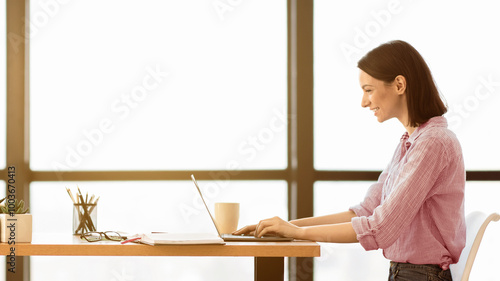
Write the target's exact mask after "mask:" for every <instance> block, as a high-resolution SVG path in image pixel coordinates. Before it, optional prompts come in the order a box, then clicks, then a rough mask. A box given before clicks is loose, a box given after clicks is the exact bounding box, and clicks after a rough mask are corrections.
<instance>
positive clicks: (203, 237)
mask: <svg viewBox="0 0 500 281" xmlns="http://www.w3.org/2000/svg"><path fill="white" fill-rule="evenodd" d="M127 239H128V240H126V241H124V242H122V244H124V243H126V242H132V241H134V242H140V243H143V244H148V245H153V246H154V245H199V244H222V245H223V244H225V243H224V240H222V238H220V237H219V235H217V234H214V233H166V232H162V233H154V232H153V233H148V234H136V235H132V236H128V237H127Z"/></svg>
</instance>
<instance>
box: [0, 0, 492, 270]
mask: <svg viewBox="0 0 500 281" xmlns="http://www.w3.org/2000/svg"><path fill="white" fill-rule="evenodd" d="M313 3H314V1H313V0H308V1H299V0H288V1H287V30H288V39H287V45H288V46H287V50H288V55H287V57H288V66H287V73H288V89H287V92H288V93H287V98H288V100H287V104H288V113H289V116H288V125H287V126H288V127H287V129H288V135H287V140H288V141H287V143H288V144H287V145H288V148H287V157H288V160H287V164H288V165H287V168H285V169H281V170H239V171H237V172H234V171H226V170H197V171H196V175H197V178H198V179H199V180H213V179H214V177H213V175H214V174H219V175H220V174H221V173H222V174H224V173H226V174H230V178H231V179H233V180H284V181H286V182H287V184H288V213H289V217H288V219H295V218H300V217H308V216H312V215H313V204H314V202H313V197H314V192H313V186H314V183H315V182H316V181H367V180H369V181H376V180H377V178H378V176H379V174H380V172H381V171H362V170H358V171H338V170H315V168H314V153H313V152H314V147H313V146H314V141H313V140H314V130H313V128H314V126H313V125H314V118H313V112H314V108H313V100H314V99H313V97H314V94H313V93H314V71H313ZM6 6H7V32H6V34H7V54H6V55H7V66H6V67H7V79H6V83H7V87H6V88H7V116H6V118H7V119H6V122H7V126H6V130H7V132H6V133H7V140H6V150H7V151H6V161H7V163H6V168H5V169H3V170H2V171H1V174H0V179H1V180H4V181H6V182H7V180H8V175H7V172H8V169H9V166H15V169H16V197H17V198H21V199H24V200H25V201H26V202H27V203H28V204H29V197H30V193H29V186H30V183H31V182H34V181H63V180H64V181H143V180H147V181H151V180H152V181H155V180H169V181H170V180H186V179H189V175H190V174H191V173H192V172H193V171H187V170H184V171H166V170H162V171H58V172H57V171H32V170H30V158H29V156H30V153H29V147H30V145H29V141H30V136H29V125H30V124H29V86H28V85H29V38H26V37H25V36H24V34H23V32H26V31H25V30H24V28H29V25H25V20H24V19H26V18H29V0H24V1H18V0H7V2H6ZM299 26H300V28H298V27H299ZM25 34H29V32H26V33H25ZM27 39H28V40H27ZM13 40H20V41H15V44H13V43H14V41H13ZM499 180H500V171H497V170H494V171H467V181H499ZM16 267H17V269H16V270H17V272H16V274H9V272H8V271H7V278H8V280H29V277H30V265H29V257H18V259H17V260H16ZM289 267H290V270H289V272H290V280H296V279H297V278H298V277H297V276H300V278H301V280H313V279H314V276H313V259H312V258H290V262H289Z"/></svg>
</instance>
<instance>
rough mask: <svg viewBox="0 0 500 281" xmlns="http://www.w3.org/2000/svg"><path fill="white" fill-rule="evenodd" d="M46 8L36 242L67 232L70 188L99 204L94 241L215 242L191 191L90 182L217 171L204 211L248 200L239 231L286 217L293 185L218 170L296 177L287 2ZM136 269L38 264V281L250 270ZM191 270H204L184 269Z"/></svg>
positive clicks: (33, 195) (38, 104) (33, 75)
mask: <svg viewBox="0 0 500 281" xmlns="http://www.w3.org/2000/svg"><path fill="white" fill-rule="evenodd" d="M226 2H227V3H226ZM50 3H52V4H53V5H52V4H47V3H45V2H43V1H30V21H31V22H30V24H31V25H30V26H31V27H32V29H31V33H30V48H29V50H30V54H29V57H30V66H29V72H30V108H29V110H30V111H29V112H30V168H31V170H32V171H33V172H35V173H38V175H48V176H47V177H46V178H44V180H45V181H37V180H36V179H35V180H33V181H32V182H31V185H30V199H31V209H32V213H33V215H34V216H36V218H37V219H36V220H34V225H33V231H34V233H36V234H40V235H48V234H49V233H60V234H61V233H70V232H71V229H72V228H71V222H72V213H71V212H72V206H71V200H70V198H69V197H68V195H67V193H66V191H65V187H69V188H72V189H73V191H75V190H76V186H79V187H80V188H81V189H82V191H84V190H85V191H84V192H87V191H88V192H89V193H91V194H96V195H97V196H100V201H99V203H98V207H97V211H98V219H97V221H98V227H97V228H98V230H102V231H106V230H121V231H127V232H138V231H141V232H147V231H157V230H167V231H169V232H174V231H176V232H195V231H204V232H207V231H208V232H210V231H215V229H214V227H213V225H212V224H211V222H210V218H209V217H208V214H207V213H206V212H205V211H204V210H203V209H201V208H200V207H201V206H200V204H199V202H198V201H197V200H196V198H197V197H196V196H197V195H196V193H195V189H194V186H193V184H192V182H190V181H181V180H178V178H176V179H175V180H170V179H169V178H163V179H162V180H159V181H123V180H120V179H119V178H117V179H116V180H113V181H105V182H102V181H98V180H96V179H95V178H93V176H94V175H95V174H94V171H118V172H120V171H122V172H123V171H134V172H136V173H138V174H140V172H150V171H170V172H172V171H174V172H175V171H186V170H187V171H193V170H203V172H204V173H207V172H206V171H213V172H209V175H210V176H211V177H212V180H211V181H203V180H200V179H201V178H199V182H200V184H201V185H205V186H206V188H207V194H206V195H207V197H208V199H209V202H208V204H209V205H210V206H213V203H214V202H216V201H225V200H232V201H237V202H240V203H241V210H242V211H241V218H240V221H239V223H240V225H241V226H243V225H245V224H250V223H254V222H255V221H256V220H258V219H262V218H264V217H270V216H275V215H280V216H281V217H284V218H286V217H288V200H287V198H288V191H287V182H286V181H285V180H284V179H282V180H267V181H264V180H259V178H258V176H254V177H253V178H251V179H252V181H235V180H234V179H232V180H231V181H228V178H227V177H226V175H227V174H228V173H226V174H222V173H220V172H217V171H220V170H222V171H226V170H237V171H235V173H237V172H238V171H240V170H255V169H258V170H283V169H285V168H286V166H287V161H288V159H287V126H288V123H287V122H288V121H287V118H288V117H287V115H288V113H287V26H286V24H287V20H286V13H287V10H286V1H273V3H268V2H265V1H260V2H251V3H247V2H238V1H209V2H207V1H197V2H196V3H193V2H192V1H191V2H189V3H184V2H179V1H151V0H150V1H132V2H127V3H125V2H123V1H108V2H106V3H103V2H101V1H84V2H81V1H72V2H67V1H65V2H62V1H61V2H57V1H56V2H50ZM263 7H265V8H263ZM110 19H111V20H110ZM48 171H56V172H58V175H66V174H71V173H72V172H73V173H74V171H80V172H84V174H83V175H82V179H83V180H82V181H78V182H77V181H64V178H63V177H62V178H55V177H54V176H53V174H50V172H48ZM85 172H88V173H85ZM194 173H195V175H196V172H194ZM122 174H123V173H122ZM51 177H52V178H51ZM47 178H48V179H49V180H47ZM57 180H59V181H57ZM185 180H189V178H188V177H186V178H185ZM262 194H266V196H265V198H262ZM50 202H60V203H59V204H57V205H54V204H50ZM64 210H65V211H64ZM245 210H246V211H245ZM250 210H251V211H250ZM139 260H140V259H138V258H134V257H131V258H120V259H117V260H116V261H107V260H106V259H102V258H97V257H92V258H90V257H89V258H86V257H71V258H69V259H68V258H61V257H32V258H31V278H32V279H33V280H45V279H47V278H49V279H54V271H53V270H52V269H51V268H52V267H51V265H53V264H54V263H56V264H58V267H59V268H65V270H60V271H59V272H58V273H57V274H58V276H57V277H56V279H57V278H59V279H57V280H68V279H75V278H77V276H78V278H80V275H81V274H82V271H81V270H79V269H78V268H82V267H81V266H80V265H82V264H87V265H88V266H85V267H83V268H90V267H92V268H93V270H92V276H97V275H99V276H102V277H101V278H102V279H101V280H110V279H112V278H117V279H119V278H118V277H117V276H115V275H116V274H129V275H130V276H135V277H138V278H144V277H146V276H148V275H147V274H152V276H154V274H153V273H155V274H156V273H157V275H163V276H174V274H179V276H178V277H179V280H208V279H210V278H212V279H213V280H216V279H217V280H219V279H218V278H219V277H221V276H220V275H219V274H218V273H217V274H214V272H227V274H229V275H231V274H233V276H234V274H235V272H239V271H242V272H245V271H249V270H250V272H246V273H248V274H245V275H246V276H248V278H250V279H251V278H252V277H251V276H252V271H251V269H252V266H251V265H249V263H250V264H253V259H245V258H242V259H235V260H234V261H233V260H231V259H215V258H214V259H203V260H202V259H200V258H183V259H173V258H151V259H146V260H144V261H142V260H141V261H139ZM222 260H224V261H222ZM227 261H229V262H227ZM186 263H190V264H193V263H196V264H199V265H200V266H198V267H196V268H194V269H193V270H190V271H189V272H181V271H178V270H176V269H177V268H181V267H183V266H182V265H183V264H186ZM96 264H97V266H96ZM76 265H78V266H77V268H75V267H74V266H76ZM165 265H167V266H165ZM142 267H144V268H142ZM125 269H126V271H124V272H122V271H123V270H125ZM129 270H131V271H129ZM147 272H150V273H147ZM231 272H232V273H231ZM165 274H167V275H165ZM207 278H208V279H207ZM94 279H95V278H94ZM174 279H175V278H174Z"/></svg>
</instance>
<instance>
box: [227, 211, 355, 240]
mask: <svg viewBox="0 0 500 281" xmlns="http://www.w3.org/2000/svg"><path fill="white" fill-rule="evenodd" d="M248 227H250V228H252V229H253V230H254V231H253V232H254V235H255V236H256V237H262V236H264V235H269V234H271V235H278V236H283V237H293V238H296V239H304V240H312V241H318V242H333V243H354V242H358V239H357V235H356V232H355V231H354V228H353V227H352V224H351V222H344V223H337V224H325V225H315V226H303V227H299V226H296V225H294V224H292V223H290V222H287V221H284V220H282V219H281V218H279V217H274V218H270V219H267V220H262V221H260V222H259V223H258V224H257V225H253V226H247V227H246V228H248ZM242 230H243V229H242ZM247 230H249V229H247ZM237 232H238V231H237ZM237 232H236V233H235V234H240V233H237Z"/></svg>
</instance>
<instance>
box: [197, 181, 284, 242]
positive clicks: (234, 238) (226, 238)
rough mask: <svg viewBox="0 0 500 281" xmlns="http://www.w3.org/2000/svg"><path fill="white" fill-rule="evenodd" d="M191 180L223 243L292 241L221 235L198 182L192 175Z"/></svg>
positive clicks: (275, 237) (282, 238) (270, 237)
mask: <svg viewBox="0 0 500 281" xmlns="http://www.w3.org/2000/svg"><path fill="white" fill-rule="evenodd" d="M191 179H192V180H193V183H194V185H195V186H196V189H197V190H198V193H199V194H200V197H201V201H203V204H204V205H205V208H206V209H207V212H208V214H209V215H210V218H211V219H212V223H213V224H214V226H215V229H217V233H218V234H219V237H220V238H222V239H223V241H225V242H233V241H258V242H265V241H267V242H289V241H293V238H290V237H278V236H263V237H255V236H253V235H232V234H221V233H220V231H219V228H218V227H217V223H215V219H214V217H213V216H212V213H211V212H210V210H209V209H208V206H207V203H206V202H205V198H204V197H203V194H202V192H201V189H200V187H199V185H198V182H196V179H195V178H194V175H191Z"/></svg>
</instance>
